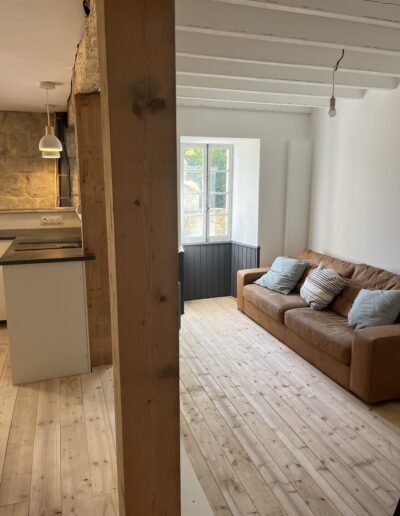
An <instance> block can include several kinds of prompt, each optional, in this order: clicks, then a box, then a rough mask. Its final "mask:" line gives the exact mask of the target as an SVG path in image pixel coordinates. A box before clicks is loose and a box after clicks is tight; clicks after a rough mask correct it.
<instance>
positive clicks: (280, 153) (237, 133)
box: [177, 108, 311, 265]
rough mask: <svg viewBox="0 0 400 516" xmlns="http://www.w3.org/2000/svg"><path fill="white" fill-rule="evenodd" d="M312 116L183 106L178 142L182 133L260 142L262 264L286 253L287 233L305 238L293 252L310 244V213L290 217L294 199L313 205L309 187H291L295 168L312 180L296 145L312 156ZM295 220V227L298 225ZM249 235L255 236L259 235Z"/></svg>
mask: <svg viewBox="0 0 400 516" xmlns="http://www.w3.org/2000/svg"><path fill="white" fill-rule="evenodd" d="M310 118H311V117H310V115H308V114H303V113H283V112H251V111H238V110H222V109H207V108H178V115H177V132H178V141H179V140H180V138H181V137H182V136H198V137H210V138H241V139H243V138H253V139H254V138H256V139H259V140H260V179H259V217H258V218H259V221H258V245H260V246H261V264H262V265H266V264H270V263H271V262H272V260H273V259H274V258H275V257H276V256H277V255H279V254H283V253H285V240H286V238H285V234H286V232H287V233H288V234H289V233H293V231H294V232H296V233H297V234H298V235H302V238H303V241H302V242H301V243H300V238H298V239H297V240H296V246H297V247H298V248H296V250H294V249H291V253H292V254H297V252H298V250H299V249H300V248H301V247H303V246H305V245H306V244H307V234H308V211H307V213H305V214H303V212H302V213H301V214H300V215H299V216H298V217H297V218H296V219H295V221H294V218H293V217H292V215H291V214H289V217H288V216H287V215H288V207H290V206H291V205H292V203H297V204H302V205H303V206H307V207H308V205H309V193H308V190H307V188H306V189H304V188H303V189H301V190H300V191H299V192H297V191H293V188H290V189H289V190H288V189H287V188H288V185H289V184H290V185H292V180H290V181H289V180H288V177H289V174H290V170H291V171H292V172H291V173H292V176H293V178H294V177H297V178H298V179H299V178H301V177H302V176H303V175H304V178H305V179H304V180H305V183H306V184H307V185H308V184H309V176H310V167H309V166H308V165H306V166H304V165H303V164H300V163H296V161H297V160H298V159H300V158H299V154H298V150H297V149H298V147H296V146H295V145H294V146H293V145H292V143H295V142H296V143H298V144H299V145H300V146H301V144H303V146H304V149H303V151H300V152H303V154H304V159H308V158H307V152H309V148H310V144H309V142H310V134H311V123H310ZM307 149H308V150H307ZM296 156H297V158H296ZM243 180H244V178H243ZM249 180H254V178H249ZM293 180H294V179H293ZM304 196H305V197H304ZM303 197H304V198H303ZM307 210H308V208H307ZM289 212H290V210H289ZM293 222H294V223H295V228H296V229H295V230H293V229H292V224H293ZM253 231H254V228H249V227H247V228H244V227H243V225H242V226H241V229H240V232H241V234H244V233H246V234H251V233H252V232H253ZM236 235H237V233H236ZM246 238H249V239H254V234H253V235H251V236H249V237H247V236H246ZM234 239H235V240H236V238H234ZM249 241H250V240H249ZM251 241H252V240H251ZM292 247H293V246H292Z"/></svg>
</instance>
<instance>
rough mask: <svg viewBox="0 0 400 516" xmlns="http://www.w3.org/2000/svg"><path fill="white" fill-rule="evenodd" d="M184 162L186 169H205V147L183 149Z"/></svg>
mask: <svg viewBox="0 0 400 516" xmlns="http://www.w3.org/2000/svg"><path fill="white" fill-rule="evenodd" d="M183 163H184V169H185V170H192V171H193V170H204V149H203V147H185V149H184V151H183Z"/></svg>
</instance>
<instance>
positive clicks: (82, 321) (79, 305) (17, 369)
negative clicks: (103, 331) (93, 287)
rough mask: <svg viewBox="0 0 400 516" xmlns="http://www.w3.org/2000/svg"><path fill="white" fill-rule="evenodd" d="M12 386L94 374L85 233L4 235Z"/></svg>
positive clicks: (35, 231)
mask: <svg viewBox="0 0 400 516" xmlns="http://www.w3.org/2000/svg"><path fill="white" fill-rule="evenodd" d="M0 240H1V241H3V242H8V243H9V245H8V247H7V250H6V251H5V252H4V253H3V255H2V256H1V258H0V266H1V267H2V269H3V281H4V298H5V305H6V311H7V330H8V338H9V344H10V356H11V374H12V380H13V383H15V384H18V383H26V382H32V381H39V380H45V379H50V378H57V377H61V376H67V375H74V374H80V373H84V372H89V371H90V355H89V338H88V329H87V327H88V325H87V302H86V285H85V267H84V265H85V261H87V260H93V259H94V258H95V257H94V255H92V254H87V253H84V251H83V249H82V243H81V232H80V228H75V227H72V228H60V229H30V230H22V229H21V230H1V231H0Z"/></svg>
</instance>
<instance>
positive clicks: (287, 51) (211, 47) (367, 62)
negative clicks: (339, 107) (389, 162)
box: [176, 0, 400, 88]
mask: <svg viewBox="0 0 400 516" xmlns="http://www.w3.org/2000/svg"><path fill="white" fill-rule="evenodd" d="M346 1H347V0H346ZM176 51H177V55H178V56H198V57H207V58H210V59H211V58H214V59H225V60H228V59H233V60H235V61H237V62H240V63H242V66H243V65H247V63H258V64H272V65H276V66H283V67H285V66H295V67H297V68H305V70H304V73H305V74H307V73H308V69H309V68H316V69H319V70H329V71H331V70H332V67H333V65H334V64H335V63H336V61H337V59H338V51H337V49H336V48H325V47H316V46H312V45H303V46H302V47H301V50H300V49H299V47H298V46H297V45H296V44H293V43H282V42H279V41H278V42H277V41H263V40H259V39H249V38H246V37H241V36H240V34H239V35H235V36H226V35H220V34H208V33H202V32H193V31H192V30H190V29H189V30H180V29H178V30H177V31H176ZM340 70H341V71H344V72H348V73H351V74H353V75H355V74H358V75H359V77H358V78H357V77H354V80H358V81H359V82H361V81H362V82H363V84H364V85H365V87H370V88H375V87H378V88H379V87H381V86H380V84H381V83H380V82H379V80H378V82H374V77H369V75H370V74H372V75H374V76H375V75H386V76H389V77H393V76H396V77H399V76H400V59H399V58H398V57H397V56H387V55H381V54H371V53H364V52H355V51H352V50H347V51H346V59H344V60H343V61H342V62H341V63H340ZM390 81H391V82H392V83H393V84H394V81H393V80H392V79H389V82H390ZM393 87H395V86H393Z"/></svg>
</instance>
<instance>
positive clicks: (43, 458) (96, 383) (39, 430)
mask: <svg viewBox="0 0 400 516" xmlns="http://www.w3.org/2000/svg"><path fill="white" fill-rule="evenodd" d="M44 359H45V357H44ZM0 373H1V374H0V473H1V481H0V516H53V515H67V514H68V515H73V516H117V514H118V510H117V494H116V454H115V441H114V426H115V425H114V394H113V385H112V368H111V367H99V368H96V369H95V370H94V371H93V373H91V374H86V375H80V376H74V377H68V378H61V379H55V380H49V381H45V382H40V383H33V384H26V385H23V386H14V385H12V384H11V376H10V361H9V353H8V344H7V332H6V328H5V326H1V327H0Z"/></svg>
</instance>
